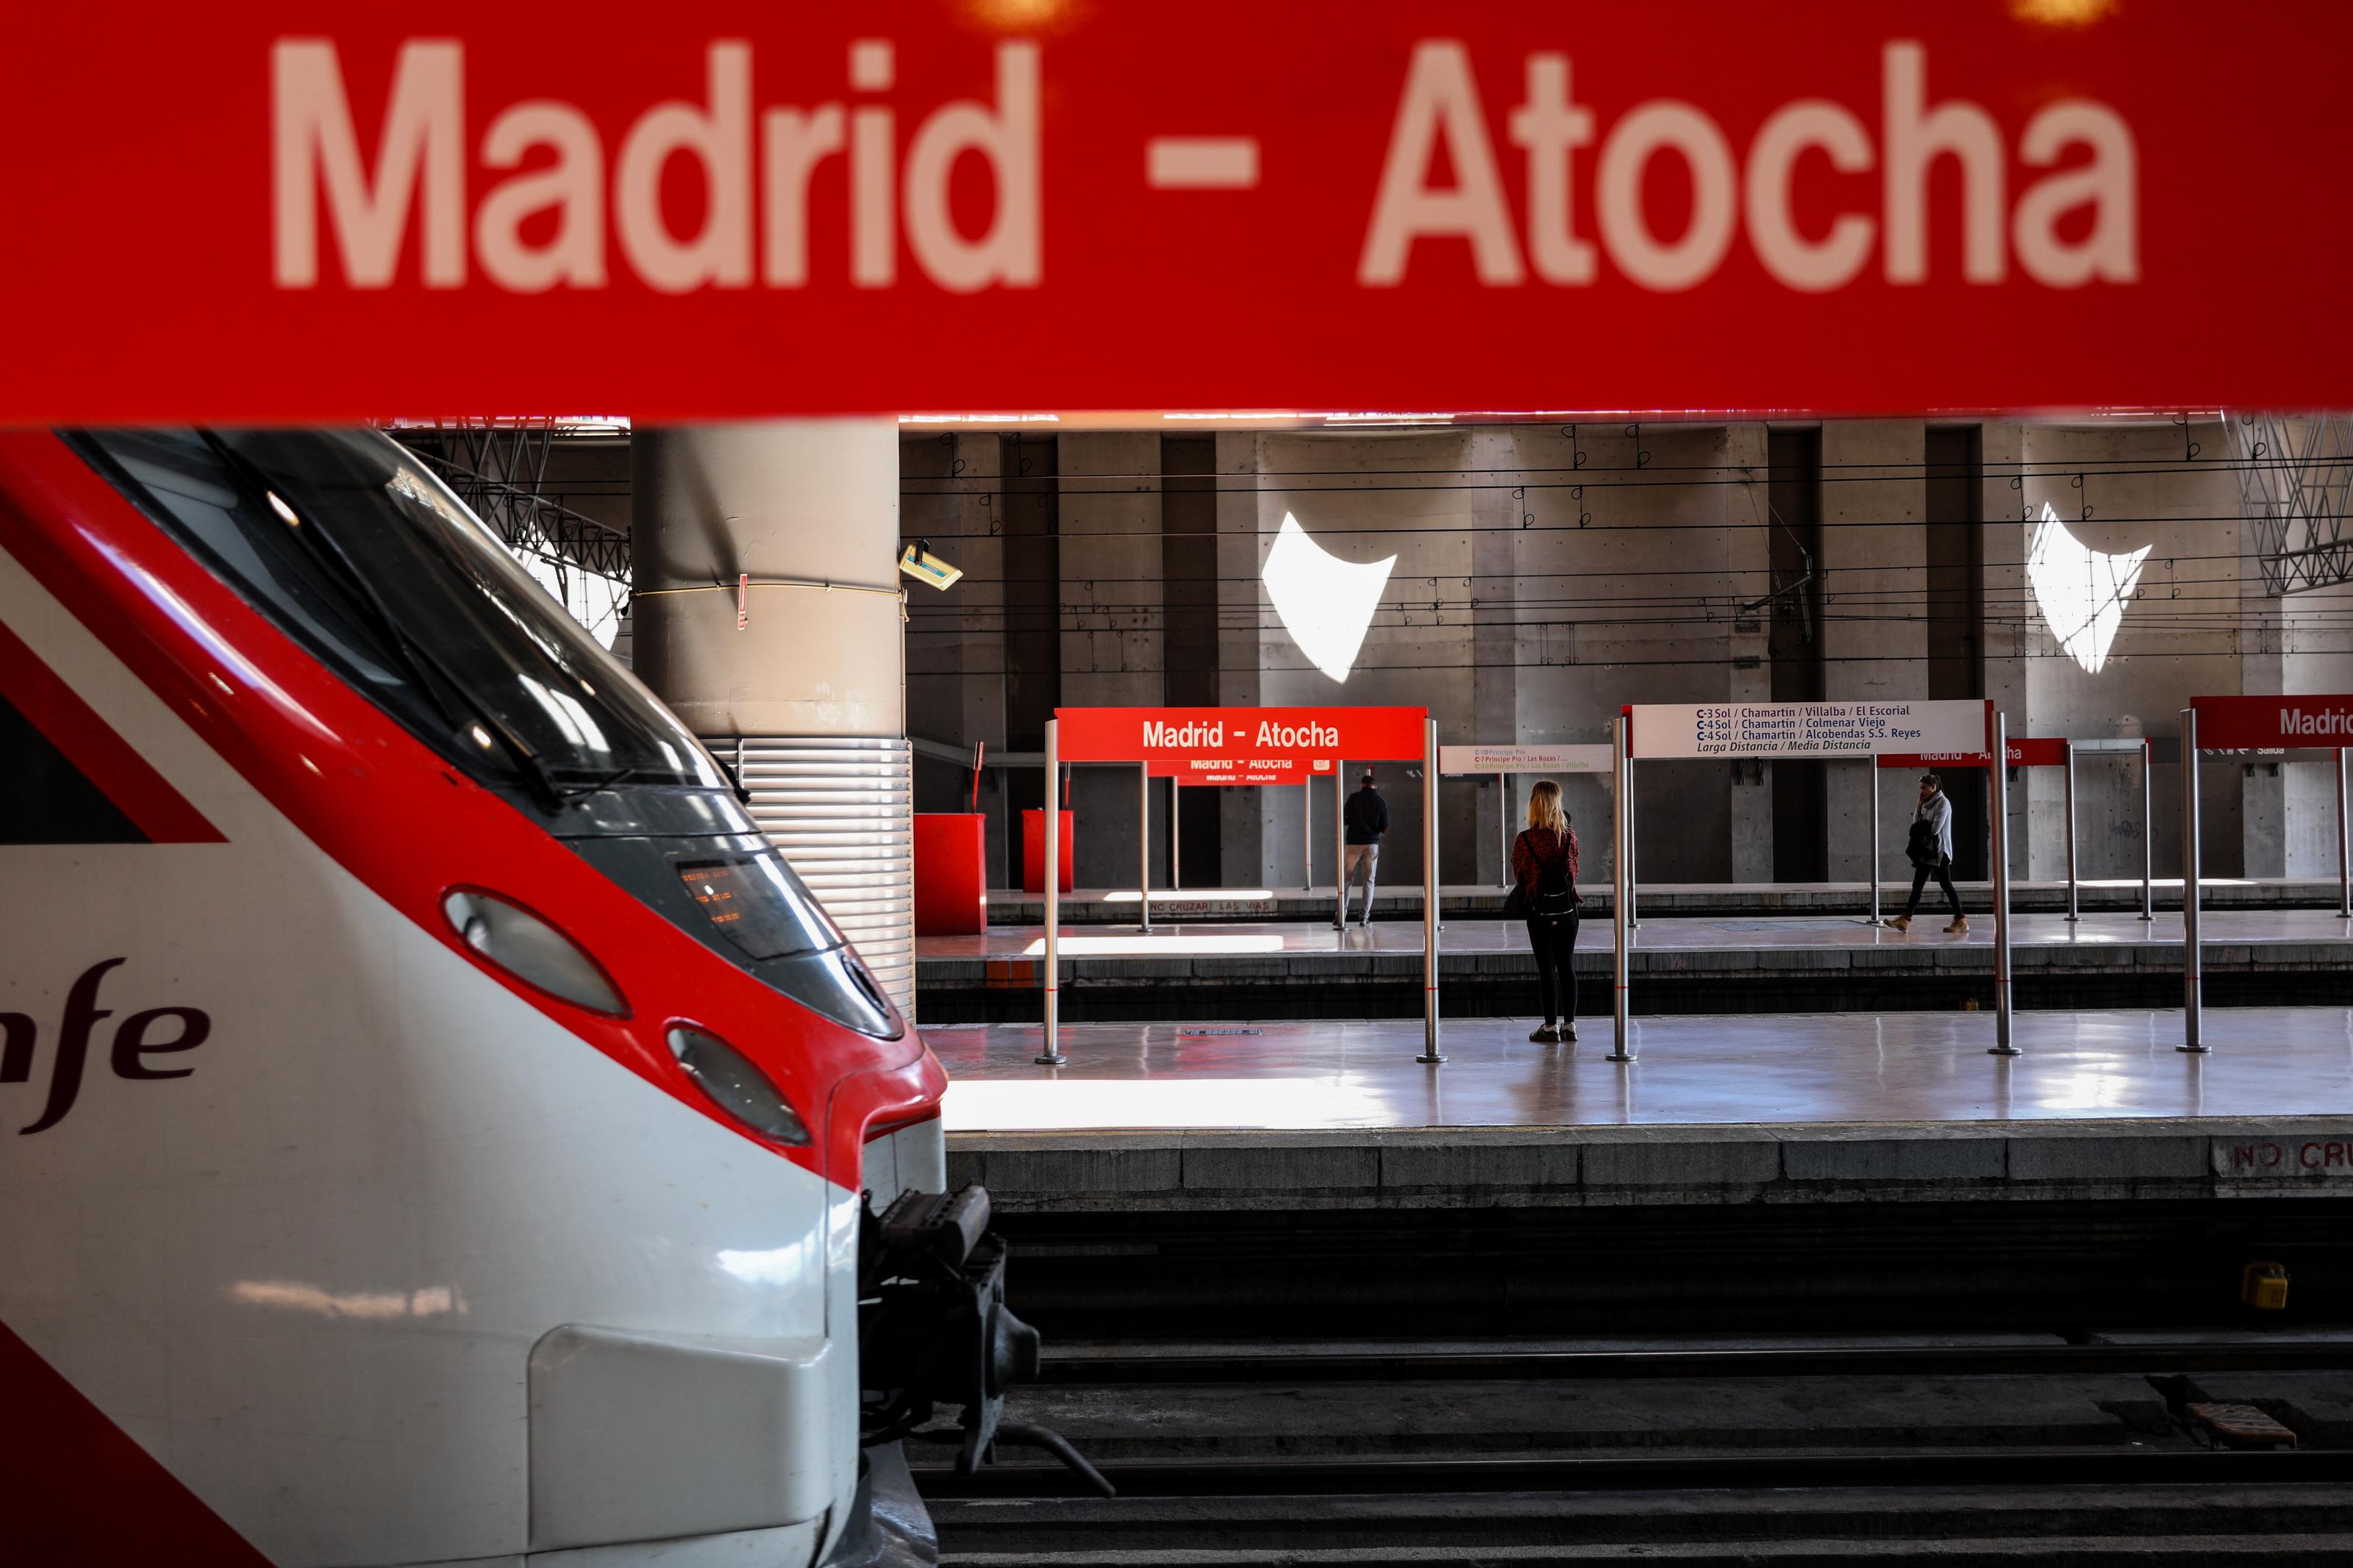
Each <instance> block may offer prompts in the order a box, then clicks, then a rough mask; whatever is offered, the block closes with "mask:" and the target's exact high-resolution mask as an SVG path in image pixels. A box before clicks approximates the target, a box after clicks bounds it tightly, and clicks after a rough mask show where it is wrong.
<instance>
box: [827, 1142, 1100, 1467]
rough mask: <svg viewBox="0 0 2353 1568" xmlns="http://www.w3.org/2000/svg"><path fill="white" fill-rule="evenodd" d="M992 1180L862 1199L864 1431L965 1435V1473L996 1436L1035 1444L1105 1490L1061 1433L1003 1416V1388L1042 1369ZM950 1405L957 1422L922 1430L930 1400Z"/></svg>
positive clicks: (866, 1435) (884, 1438)
mask: <svg viewBox="0 0 2353 1568" xmlns="http://www.w3.org/2000/svg"><path fill="white" fill-rule="evenodd" d="M988 1220H989V1206H988V1190H987V1188H985V1187H979V1186H969V1187H965V1188H964V1189H963V1190H961V1191H959V1192H955V1193H918V1192H913V1191H910V1192H904V1193H902V1194H899V1196H898V1197H897V1198H895V1199H894V1200H892V1203H891V1205H890V1206H889V1207H888V1208H886V1209H884V1210H883V1211H882V1212H881V1214H880V1215H877V1214H875V1213H874V1211H873V1210H872V1209H871V1207H870V1208H869V1209H868V1210H867V1211H866V1215H865V1220H864V1228H863V1230H862V1231H861V1233H860V1238H859V1281H858V1297H859V1301H860V1307H859V1323H858V1335H859V1353H858V1367H859V1384H860V1388H861V1389H862V1390H864V1401H865V1402H864V1404H863V1405H861V1407H860V1426H861V1428H862V1430H861V1434H860V1442H861V1443H862V1444H864V1445H866V1446H869V1447H871V1446H872V1445H874V1444H877V1443H888V1442H892V1441H894V1440H896V1439H899V1438H902V1437H908V1438H915V1439H919V1440H930V1441H952V1442H955V1443H956V1444H958V1446H959V1447H958V1452H957V1456H956V1469H957V1471H958V1472H959V1473H961V1474H965V1475H969V1474H971V1473H972V1471H973V1470H974V1469H975V1468H977V1467H978V1466H979V1464H980V1462H981V1461H982V1460H983V1459H986V1458H993V1457H994V1453H993V1451H994V1449H995V1447H996V1446H997V1444H998V1443H1000V1442H1002V1443H1018V1444H1022V1445H1024V1446H1027V1447H1039V1448H1043V1449H1045V1450H1046V1451H1047V1452H1049V1453H1050V1454H1052V1455H1054V1456H1055V1458H1059V1459H1060V1460H1061V1461H1062V1462H1063V1463H1064V1464H1066V1465H1069V1466H1070V1467H1071V1468H1072V1469H1074V1470H1077V1471H1078V1472H1079V1473H1080V1474H1082V1475H1083V1476H1085V1477H1086V1478H1087V1479H1088V1480H1089V1481H1090V1482H1091V1483H1092V1485H1093V1486H1094V1487H1095V1489H1097V1490H1099V1491H1101V1492H1102V1493H1103V1495H1104V1496H1106V1497H1109V1496H1111V1495H1112V1488H1111V1485H1110V1483H1109V1482H1107V1481H1105V1480H1104V1479H1103V1477H1102V1476H1101V1475H1100V1474H1099V1473H1098V1472H1097V1471H1096V1470H1095V1468H1094V1467H1093V1466H1092V1465H1090V1464H1088V1463H1087V1462H1086V1460H1084V1459H1083V1458H1080V1457H1079V1455H1078V1453H1077V1451H1076V1450H1074V1449H1073V1448H1071V1446H1070V1444H1068V1443H1067V1442H1065V1441H1063V1439H1062V1438H1061V1437H1060V1436H1058V1435H1057V1434H1055V1433H1053V1432H1050V1431H1048V1430H1047V1429H1046V1428H1044V1427H1042V1426H1021V1425H1018V1424H1013V1423H1008V1422H1007V1421H1006V1420H1005V1419H1004V1415H1005V1395H1006V1394H1007V1392H1008V1390H1009V1389H1011V1388H1012V1386H1013V1385H1014V1384H1017V1383H1020V1382H1023V1381H1025V1380H1027V1379H1029V1378H1032V1377H1035V1376H1037V1375H1038V1362H1039V1336H1038V1331H1037V1330H1036V1329H1033V1328H1031V1327H1030V1326H1029V1324H1028V1323H1025V1322H1023V1321H1021V1319H1020V1318H1019V1317H1018V1316H1017V1315H1016V1314H1015V1313H1014V1311H1013V1310H1012V1309H1011V1308H1009V1307H1008V1306H1007V1305H1006V1304H1005V1262H1006V1248H1005V1240H1004V1238H1003V1237H999V1236H997V1235H996V1234H995V1233H993V1232H992V1231H990V1230H989V1228H988ZM938 1405H957V1406H959V1407H960V1409H961V1415H959V1417H958V1419H957V1424H956V1426H955V1427H954V1428H943V1429H940V1430H936V1431H933V1430H925V1429H924V1428H925V1426H926V1423H928V1422H929V1421H930V1420H931V1418H932V1415H933V1412H934V1409H935V1408H936V1407H937V1406H938Z"/></svg>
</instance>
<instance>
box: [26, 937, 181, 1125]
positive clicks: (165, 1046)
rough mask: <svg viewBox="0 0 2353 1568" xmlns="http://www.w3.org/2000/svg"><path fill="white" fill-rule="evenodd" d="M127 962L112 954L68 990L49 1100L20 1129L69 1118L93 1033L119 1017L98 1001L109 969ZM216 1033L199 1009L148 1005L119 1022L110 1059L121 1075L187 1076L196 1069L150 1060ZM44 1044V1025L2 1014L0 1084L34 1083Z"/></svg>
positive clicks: (52, 1063) (51, 1062) (52, 1059)
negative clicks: (163, 1030) (164, 1031)
mask: <svg viewBox="0 0 2353 1568" xmlns="http://www.w3.org/2000/svg"><path fill="white" fill-rule="evenodd" d="M123 962H124V961H123V960H122V959H120V958H109V959H102V960H100V962H98V963H93V964H91V965H90V967H89V968H88V969H85V970H83V971H82V972H81V974H80V975H79V977H78V978H77V979H76V980H75V981H74V983H73V985H72V988H71V989H69V991H68V992H67V993H66V1005H65V1014H64V1016H62V1017H61V1018H59V1019H58V1033H57V1048H56V1050H55V1052H54V1053H53V1054H52V1055H51V1057H50V1058H49V1089H48V1097H47V1103H46V1104H45V1105H43V1106H42V1108H41V1114H40V1117H39V1119H38V1120H37V1121H32V1122H30V1123H27V1124H26V1126H25V1127H23V1128H21V1129H19V1131H24V1132H46V1131H48V1130H49V1129H50V1128H52V1127H55V1126H56V1125H57V1124H58V1122H60V1121H64V1120H65V1115H66V1112H67V1111H69V1110H72V1109H73V1107H74V1100H76V1099H77V1098H79V1095H80V1093H81V1079H82V1068H83V1064H84V1063H85V1062H86V1061H87V1060H88V1059H89V1057H90V1036H91V1035H92V1033H93V1032H95V1030H96V1028H97V1026H98V1021H99V1020H100V1018H111V1017H112V1016H114V1013H113V1010H112V1009H111V1008H107V1007H101V1006H100V1005H98V988H99V986H100V984H101V983H102V982H103V981H104V980H105V979H106V973H107V971H108V970H111V969H113V968H114V967H116V966H117V965H119V964H121V963H123ZM164 1025H170V1026H173V1029H174V1032H173V1033H171V1034H168V1035H164V1036H163V1037H160V1038H158V1037H156V1036H157V1033H158V1027H159V1026H164ZM212 1032H213V1021H212V1018H211V1016H209V1015H207V1014H206V1013H204V1012H202V1011H200V1010H199V1009H197V1008H195V1007H149V1008H147V1009H145V1010H144V1011H142V1012H137V1013H133V1014H132V1015H131V1016H129V1017H127V1018H125V1019H123V1020H122V1022H121V1023H120V1024H117V1025H116V1026H114V1038H113V1044H112V1048H111V1050H110V1051H109V1052H108V1055H107V1060H108V1063H109V1064H110V1065H111V1067H112V1068H113V1069H114V1076H115V1077H117V1078H121V1079H162V1078H186V1077H187V1076H188V1075H189V1074H190V1073H192V1072H194V1071H195V1070H196V1069H195V1068H189V1067H182V1068H160V1067H150V1066H148V1065H147V1058H150V1057H156V1056H168V1055H170V1054H172V1053H173V1052H175V1051H192V1050H194V1049H195V1048H196V1047H198V1046H201V1045H203V1044H204V1043H205V1040H206V1037H209V1036H210V1035H211V1034H212ZM39 1042H40V1026H39V1025H38V1024H37V1023H36V1022H35V1021H34V1019H33V1018H32V1017H31V1016H28V1015H26V1014H23V1013H0V1085H5V1084H11V1083H29V1082H31V1081H32V1078H33V1057H34V1054H35V1047H37V1045H38V1044H39Z"/></svg>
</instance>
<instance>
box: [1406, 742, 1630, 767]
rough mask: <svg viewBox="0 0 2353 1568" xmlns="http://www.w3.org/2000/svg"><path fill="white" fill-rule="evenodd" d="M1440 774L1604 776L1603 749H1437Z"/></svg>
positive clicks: (1606, 761) (1606, 753)
mask: <svg viewBox="0 0 2353 1568" xmlns="http://www.w3.org/2000/svg"><path fill="white" fill-rule="evenodd" d="M1438 771H1439V772H1440V773H1608V772H1609V747H1607V746H1478V745H1472V746H1440V747H1439V748H1438Z"/></svg>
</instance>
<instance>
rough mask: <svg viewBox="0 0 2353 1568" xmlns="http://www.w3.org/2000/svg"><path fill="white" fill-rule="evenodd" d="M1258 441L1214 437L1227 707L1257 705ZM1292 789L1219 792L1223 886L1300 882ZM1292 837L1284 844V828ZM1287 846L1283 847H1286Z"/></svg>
mask: <svg viewBox="0 0 2353 1568" xmlns="http://www.w3.org/2000/svg"><path fill="white" fill-rule="evenodd" d="M1258 440H1259V438H1258V437H1257V436H1255V435H1253V434H1250V433H1249V432H1244V431H1230V432H1227V433H1225V434H1222V435H1220V436H1219V437H1218V580H1219V581H1218V602H1219V612H1218V689H1219V693H1220V694H1221V695H1222V696H1223V698H1224V700H1225V703H1226V705H1227V706H1228V707H1229V708H1255V707H1257V706H1258V705H1259V668H1258V667H1259V644H1258V627H1257V626H1256V624H1255V622H1254V616H1253V613H1252V612H1253V606H1255V605H1257V603H1258V600H1259V595H1260V594H1261V591H1262V590H1261V589H1260V587H1259V585H1258V569H1259V554H1258V494H1257V489H1258ZM1298 793H1299V792H1298V791H1297V790H1294V789H1289V788H1284V789H1277V790H1272V791H1268V790H1258V789H1221V790H1219V792H1218V813H1219V816H1218V837H1219V843H1220V844H1221V846H1222V849H1223V852H1222V859H1223V861H1224V864H1223V865H1222V866H1220V867H1219V870H1220V871H1221V872H1222V873H1223V874H1224V880H1225V884H1226V886H1227V887H1229V888H1249V887H1260V888H1288V887H1290V886H1292V885H1293V883H1295V882H1297V881H1298V880H1299V865H1300V859H1299V857H1300V850H1301V844H1300V841H1299V839H1298V837H1297V835H1298V833H1299V831H1300V829H1299V826H1298V824H1299V802H1298V801H1297V799H1295V798H1294V797H1295V796H1296V795H1298ZM1284 824H1289V825H1290V826H1289V832H1290V834H1291V835H1292V837H1290V838H1288V839H1285V838H1284V837H1283V825H1284ZM1286 846H1287V847H1286Z"/></svg>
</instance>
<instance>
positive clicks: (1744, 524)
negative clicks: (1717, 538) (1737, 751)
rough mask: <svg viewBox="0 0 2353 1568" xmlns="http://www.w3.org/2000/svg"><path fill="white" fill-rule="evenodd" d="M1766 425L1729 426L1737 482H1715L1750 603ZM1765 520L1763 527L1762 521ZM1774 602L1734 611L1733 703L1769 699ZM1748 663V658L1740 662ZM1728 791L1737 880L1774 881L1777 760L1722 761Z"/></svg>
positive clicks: (1727, 457) (1758, 560) (1762, 547)
mask: <svg viewBox="0 0 2353 1568" xmlns="http://www.w3.org/2000/svg"><path fill="white" fill-rule="evenodd" d="M1766 434H1767V432H1766V429H1765V426H1762V425H1735V426H1730V427H1728V428H1727V429H1726V430H1725V433H1724V468H1725V474H1726V476H1727V477H1730V478H1733V479H1736V480H1737V481H1738V482H1737V483H1734V484H1727V485H1719V486H1717V487H1716V490H1717V492H1718V493H1717V499H1718V500H1721V501H1722V503H1723V506H1724V522H1725V552H1726V556H1727V560H1726V564H1727V565H1728V566H1729V567H1730V568H1731V572H1732V579H1731V580H1732V582H1733V583H1734V584H1736V586H1735V588H1734V592H1735V593H1736V595H1738V599H1739V603H1741V604H1744V605H1745V604H1749V603H1752V602H1754V601H1756V600H1758V599H1762V598H1764V597H1766V595H1768V594H1769V593H1770V592H1771V591H1772V586H1773V581H1772V578H1773V574H1772V564H1771V563H1772V557H1771V548H1770V546H1771V540H1770V536H1769V534H1768V533H1767V527H1769V526H1770V525H1771V523H1772V513H1771V511H1770V510H1768V509H1767V505H1766V489H1767V483H1766V477H1767V470H1768V468H1770V462H1769V455H1768V453H1767V450H1766V444H1765V437H1766ZM1760 524H1762V525H1766V526H1759V525H1760ZM1772 620H1773V606H1772V605H1769V604H1766V605H1758V606H1757V608H1756V609H1754V610H1750V611H1746V612H1736V614H1735V615H1734V616H1733V621H1732V635H1731V637H1730V639H1729V641H1728V642H1727V644H1726V647H1725V652H1726V654H1727V656H1728V657H1729V658H1731V660H1732V671H1731V678H1730V683H1729V689H1727V691H1726V693H1725V695H1726V696H1727V697H1728V698H1729V699H1730V700H1732V701H1735V702H1769V701H1771V700H1772V699H1773V669H1772V666H1771V665H1770V663H1768V662H1767V654H1768V652H1769V647H1770V643H1771V637H1770V636H1769V633H1768V628H1769V627H1770V626H1771V625H1772ZM1743 663H1746V665H1747V668H1745V669H1744V668H1741V666H1742V665H1743ZM1725 773H1726V784H1725V787H1726V788H1727V789H1729V790H1730V791H1731V795H1732V805H1731V812H1730V822H1731V860H1732V879H1733V880H1734V881H1736V882H1769V881H1771V880H1772V879H1773V764H1772V763H1767V762H1757V761H1752V760H1750V759H1747V758H1743V759H1740V760H1739V761H1736V762H1733V763H1727V764H1725Z"/></svg>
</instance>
